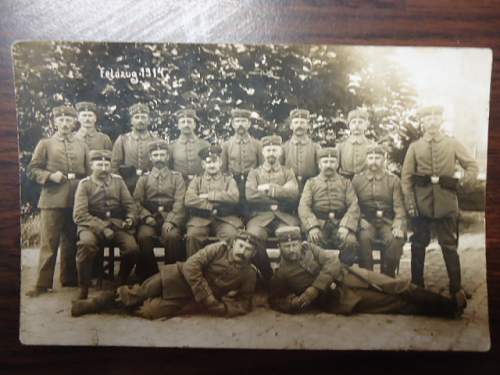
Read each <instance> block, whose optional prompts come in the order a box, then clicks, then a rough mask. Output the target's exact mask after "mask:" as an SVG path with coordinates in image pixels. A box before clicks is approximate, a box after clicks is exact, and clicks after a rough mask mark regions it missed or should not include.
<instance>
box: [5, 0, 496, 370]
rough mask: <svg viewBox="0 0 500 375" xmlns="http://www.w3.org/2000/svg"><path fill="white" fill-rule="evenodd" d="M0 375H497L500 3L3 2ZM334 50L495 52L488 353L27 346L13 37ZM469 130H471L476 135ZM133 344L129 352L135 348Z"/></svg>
mask: <svg viewBox="0 0 500 375" xmlns="http://www.w3.org/2000/svg"><path fill="white" fill-rule="evenodd" d="M0 17H1V18H0V170H1V174H0V183H1V184H0V208H1V209H0V276H1V282H0V373H4V372H5V373H6V374H13V373H17V372H26V373H44V374H45V373H47V374H53V373H68V372H69V371H71V372H72V373H89V372H91V373H97V371H107V372H108V373H114V372H120V373H135V372H139V373H145V372H146V371H147V372H151V373H152V372H153V371H154V372H159V371H161V372H162V373H167V374H168V373H173V372H174V371H175V373H176V374H177V373H195V372H196V373H198V372H206V373H214V374H219V373H235V372H237V371H238V372H254V371H255V373H260V372H261V371H266V370H267V371H272V372H278V371H279V370H282V371H283V370H287V371H288V372H304V373H309V372H313V369H316V368H318V366H321V367H322V368H324V369H325V372H329V373H332V372H350V373H358V374H359V373H361V372H362V371H370V372H372V371H377V372H384V373H389V372H396V371H397V372H401V373H423V372H430V371H432V372H433V373H437V372H442V371H446V372H448V371H449V372H452V371H453V372H461V373H462V372H467V373H475V372H478V371H481V372H483V373H486V372H487V373H494V372H495V373H497V371H498V363H499V362H500V361H498V355H499V354H500V232H499V231H498V228H500V205H498V203H497V201H498V199H497V192H499V191H500V70H499V68H498V67H499V60H498V59H499V56H500V2H499V1H479V0H459V1H451V0H449V1H436V0H424V1H403V0H400V1H397V0H378V1H362V0H358V1H356V0H353V1H347V0H343V1H341V0H338V1H325V0H315V1H314V0H311V1H284V0H281V1H278V0H276V1H265V0H260V1H259V0H250V1H241V2H239V1H234V0H227V1H213V0H205V1H198V2H195V1H78V2H76V1H71V2H70V1H62V0H57V1H55V0H51V1H28V0H22V1H15V0H7V1H6V0H4V1H2V2H1V3H0ZM33 39H39V40H95V41H99V40H102V41H154V42H165V41H175V42H240V43H332V44H363V45H366V44H373V45H417V46H426V45H432V46H461V47H463V46H471V47H489V48H492V49H493V51H494V66H493V80H492V91H491V98H492V101H491V112H490V138H489V152H488V158H489V162H488V187H487V206H488V208H487V263H488V264H487V266H488V291H489V297H490V320H491V329H492V351H491V352H490V353H485V354H469V353H382V352H379V353H376V352H375V353H374V352H372V353H369V352H365V353H355V352H344V353H342V352H287V351H267V352H266V351H243V350H241V351H234V350H233V351H228V350H179V349H170V350H169V349H133V348H83V347H64V348H63V347H23V346H22V345H21V344H20V343H19V341H18V338H17V337H18V328H19V296H18V295H19V274H20V264H19V261H20V250H19V221H18V217H19V203H18V202H19V184H18V162H17V160H18V156H17V131H16V115H15V98H14V86H13V75H12V61H11V56H10V47H11V44H12V43H13V42H14V41H16V40H33ZM471 131H473V129H472V128H471ZM131 344H133V343H131Z"/></svg>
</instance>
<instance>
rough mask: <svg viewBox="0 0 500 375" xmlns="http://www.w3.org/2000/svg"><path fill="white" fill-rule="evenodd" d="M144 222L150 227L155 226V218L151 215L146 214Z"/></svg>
mask: <svg viewBox="0 0 500 375" xmlns="http://www.w3.org/2000/svg"><path fill="white" fill-rule="evenodd" d="M144 224H146V225H149V226H151V227H155V226H156V219H155V218H154V217H153V216H148V217H147V218H146V220H144Z"/></svg>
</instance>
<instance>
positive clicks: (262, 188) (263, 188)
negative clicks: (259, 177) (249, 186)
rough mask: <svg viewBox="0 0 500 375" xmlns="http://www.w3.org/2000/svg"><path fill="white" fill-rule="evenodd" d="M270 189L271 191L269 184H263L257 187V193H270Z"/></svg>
mask: <svg viewBox="0 0 500 375" xmlns="http://www.w3.org/2000/svg"><path fill="white" fill-rule="evenodd" d="M269 189H270V186H269V184H262V185H259V186H257V191H260V192H262V193H267V192H269Z"/></svg>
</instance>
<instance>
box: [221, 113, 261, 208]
mask: <svg viewBox="0 0 500 375" xmlns="http://www.w3.org/2000/svg"><path fill="white" fill-rule="evenodd" d="M251 114H252V112H250V111H248V110H245V109H233V110H232V111H231V116H232V119H231V125H232V126H233V128H234V132H235V134H234V135H233V136H232V137H231V138H229V140H228V141H226V142H224V144H223V145H222V171H223V172H227V173H230V174H232V175H233V177H234V179H235V180H236V183H237V184H238V189H239V191H240V212H241V213H242V214H243V216H247V215H248V205H247V200H246V196H245V184H246V181H247V176H248V172H250V169H252V168H257V167H258V166H259V165H261V164H262V161H263V160H262V145H261V144H260V142H259V141H258V140H256V139H255V138H253V137H252V136H251V135H250V134H248V129H249V128H250V115H251Z"/></svg>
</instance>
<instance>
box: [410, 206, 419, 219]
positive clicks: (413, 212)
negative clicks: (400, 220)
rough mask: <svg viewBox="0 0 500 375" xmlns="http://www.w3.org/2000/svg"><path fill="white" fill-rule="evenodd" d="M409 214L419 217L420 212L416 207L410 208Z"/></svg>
mask: <svg viewBox="0 0 500 375" xmlns="http://www.w3.org/2000/svg"><path fill="white" fill-rule="evenodd" d="M408 216H410V217H417V216H418V212H417V210H416V209H415V208H410V209H409V210H408Z"/></svg>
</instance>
